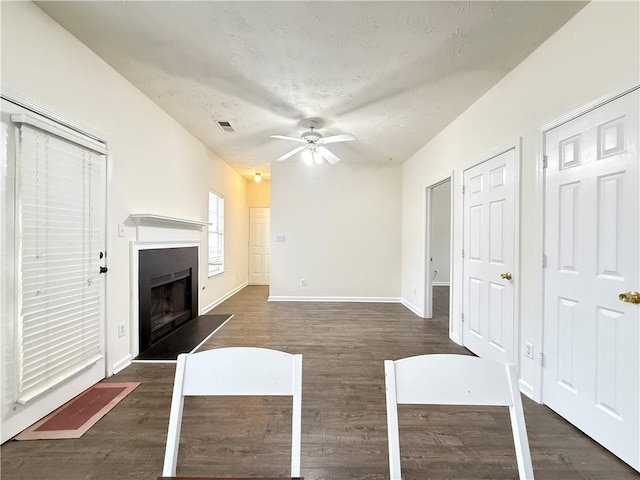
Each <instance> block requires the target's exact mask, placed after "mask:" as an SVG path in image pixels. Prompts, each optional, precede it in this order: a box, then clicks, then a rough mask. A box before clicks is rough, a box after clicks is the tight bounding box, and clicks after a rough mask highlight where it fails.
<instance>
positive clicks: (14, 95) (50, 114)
mask: <svg viewBox="0 0 640 480" xmlns="http://www.w3.org/2000/svg"><path fill="white" fill-rule="evenodd" d="M0 98H2V99H4V100H6V101H8V102H10V103H13V104H15V105H17V106H18V107H21V108H24V109H26V110H29V111H31V112H33V113H35V114H36V115H40V116H41V117H45V118H48V119H50V120H52V121H54V122H56V123H58V124H60V125H63V126H65V127H67V128H70V129H72V130H75V131H77V132H78V133H81V134H82V135H85V136H87V137H90V138H92V139H94V140H97V141H98V142H101V143H103V144H104V145H105V149H106V153H105V185H104V189H105V198H104V202H105V204H104V205H105V209H104V248H105V259H104V260H105V261H104V265H105V266H108V263H109V256H108V254H107V252H109V251H110V250H111V242H110V235H109V233H110V229H109V218H111V216H110V215H111V207H110V206H109V205H110V204H111V202H110V200H111V195H110V192H111V172H112V166H111V153H110V151H109V137H108V136H107V135H103V134H102V133H100V132H97V131H95V130H93V129H92V128H89V127H87V126H86V125H83V124H82V123H80V122H77V121H75V120H72V119H69V118H68V117H66V116H64V115H62V114H61V113H59V112H57V111H56V110H53V109H51V108H49V107H47V106H45V105H42V104H40V103H38V102H34V101H33V100H30V99H28V98H27V97H25V96H24V95H21V94H20V93H18V92H15V91H13V90H11V89H9V88H6V87H2V90H1V91H0ZM16 245H17V244H16ZM108 283H109V275H105V277H104V282H103V284H102V294H103V298H104V305H103V306H102V345H103V348H104V352H103V354H104V359H105V362H104V365H105V371H104V376H105V378H106V377H109V376H111V375H112V374H113V373H117V372H113V371H111V367H110V364H111V362H110V355H109V348H108V347H109V343H108V338H109V334H108V333H109V332H108V328H107V327H108V323H109V322H108V320H107V318H108V308H107V296H108V292H109V289H108ZM17 294H18V292H17V291H16V295H17ZM17 301H18V299H16V302H17ZM16 305H17V303H16ZM114 331H115V330H114Z"/></svg>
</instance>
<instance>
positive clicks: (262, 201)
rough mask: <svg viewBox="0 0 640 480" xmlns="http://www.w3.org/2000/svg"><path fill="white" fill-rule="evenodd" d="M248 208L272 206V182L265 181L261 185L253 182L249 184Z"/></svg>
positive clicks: (250, 181)
mask: <svg viewBox="0 0 640 480" xmlns="http://www.w3.org/2000/svg"><path fill="white" fill-rule="evenodd" d="M247 206H248V207H270V206H271V182H270V181H269V180H263V181H261V182H260V183H256V182H254V181H253V180H249V181H248V182H247Z"/></svg>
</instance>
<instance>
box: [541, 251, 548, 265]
mask: <svg viewBox="0 0 640 480" xmlns="http://www.w3.org/2000/svg"><path fill="white" fill-rule="evenodd" d="M542 268H547V256H546V255H545V254H544V253H543V254H542Z"/></svg>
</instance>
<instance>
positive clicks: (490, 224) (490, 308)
mask: <svg viewBox="0 0 640 480" xmlns="http://www.w3.org/2000/svg"><path fill="white" fill-rule="evenodd" d="M515 158H516V156H515V149H510V150H508V151H506V152H504V153H502V154H500V155H497V156H495V157H493V158H490V159H488V160H487V161H485V162H482V163H480V164H479V165H476V166H475V167H472V168H470V169H468V170H465V171H464V206H463V210H464V213H463V215H464V236H463V246H464V259H463V266H464V267H463V268H464V273H463V281H464V286H463V309H462V311H463V315H464V319H463V321H464V323H463V343H464V346H465V347H467V348H468V349H469V350H471V351H472V352H474V353H475V354H476V355H478V356H480V357H483V358H489V359H493V360H496V361H502V362H509V363H513V362H514V361H515V357H514V282H515V281H516V279H515V278H514V277H513V275H514V260H515V256H514V255H515V230H514V229H515V223H514V215H515V207H514V205H515V204H514V188H515V183H514V171H515V170H514V169H515ZM509 276H511V279H509ZM503 277H507V278H503Z"/></svg>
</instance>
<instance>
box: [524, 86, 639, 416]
mask: <svg viewBox="0 0 640 480" xmlns="http://www.w3.org/2000/svg"><path fill="white" fill-rule="evenodd" d="M639 88H640V84H639V83H638V82H633V83H631V84H627V85H625V86H623V87H621V88H618V89H616V90H613V91H611V92H610V93H608V94H606V95H603V96H601V97H599V98H597V99H595V100H592V101H590V102H587V103H585V104H583V105H581V106H579V107H576V108H574V109H571V110H569V111H568V112H565V113H564V114H562V115H560V116H558V117H557V118H555V119H553V120H551V121H549V122H547V123H545V124H543V125H541V126H540V127H538V142H537V146H536V147H537V148H536V177H535V180H534V183H535V185H534V189H535V195H536V198H537V199H538V201H537V202H536V205H537V210H538V211H537V215H536V222H537V223H538V225H537V227H538V232H540V235H539V236H538V241H537V242H536V243H537V250H538V251H537V256H538V258H539V259H540V262H539V264H538V265H539V267H538V275H537V282H536V283H537V288H538V291H539V292H540V298H541V302H540V303H539V305H538V318H539V319H540V323H539V325H538V328H537V330H538V332H537V335H536V336H537V338H536V339H535V342H536V343H537V344H538V345H540V348H539V349H538V350H539V353H538V356H537V357H538V358H537V360H538V361H536V362H535V367H534V385H533V391H532V392H531V394H530V395H529V396H530V397H531V398H532V399H533V400H534V401H536V402H538V403H541V404H544V391H543V390H544V388H543V384H544V378H543V377H544V369H543V363H544V346H545V332H544V319H545V317H544V307H545V297H544V292H545V284H544V266H543V258H544V257H543V256H544V254H545V250H544V237H545V233H546V232H545V227H546V223H545V222H546V218H545V215H544V211H545V207H546V192H547V190H546V182H545V176H544V168H545V167H544V161H545V159H544V155H545V153H544V152H545V151H546V142H545V136H546V134H547V132H549V131H550V130H553V129H554V128H557V127H559V126H561V125H563V124H565V123H567V122H570V121H571V120H575V119H576V118H578V117H580V116H582V115H585V114H587V113H589V112H591V111H592V110H595V109H597V108H598V107H601V106H603V105H605V104H607V103H610V102H612V101H614V100H616V99H618V98H620V97H622V96H624V95H626V94H628V93H631V92H633V91H634V90H637V89H639ZM639 207H640V206H639ZM638 268H639V269H640V265H638Z"/></svg>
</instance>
